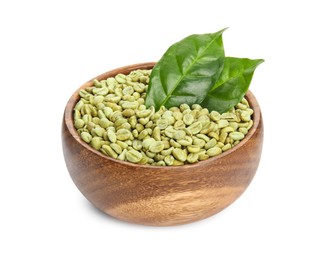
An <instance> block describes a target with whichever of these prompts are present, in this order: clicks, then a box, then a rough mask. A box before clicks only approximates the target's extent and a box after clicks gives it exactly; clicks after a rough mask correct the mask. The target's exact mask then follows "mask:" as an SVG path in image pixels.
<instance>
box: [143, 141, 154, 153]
mask: <svg viewBox="0 0 322 260" xmlns="http://www.w3.org/2000/svg"><path fill="white" fill-rule="evenodd" d="M153 143H155V140H154V139H153V138H146V139H144V140H143V141H142V146H143V148H144V149H145V150H149V148H150V145H152V144H153ZM151 152H152V151H151Z"/></svg>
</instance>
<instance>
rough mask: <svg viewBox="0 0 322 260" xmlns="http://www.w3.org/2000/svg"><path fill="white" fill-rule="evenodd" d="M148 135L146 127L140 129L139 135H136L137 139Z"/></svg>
mask: <svg viewBox="0 0 322 260" xmlns="http://www.w3.org/2000/svg"><path fill="white" fill-rule="evenodd" d="M148 135H149V132H148V130H147V129H144V130H142V131H141V133H140V134H139V136H138V139H139V140H143V139H144V138H145V137H146V136H148Z"/></svg>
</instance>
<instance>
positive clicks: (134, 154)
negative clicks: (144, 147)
mask: <svg viewBox="0 0 322 260" xmlns="http://www.w3.org/2000/svg"><path fill="white" fill-rule="evenodd" d="M142 157H143V155H142V154H141V153H140V152H138V151H136V150H130V151H127V152H126V154H125V158H126V160H128V161H129V162H132V163H138V162H139V161H140V160H141V159H142Z"/></svg>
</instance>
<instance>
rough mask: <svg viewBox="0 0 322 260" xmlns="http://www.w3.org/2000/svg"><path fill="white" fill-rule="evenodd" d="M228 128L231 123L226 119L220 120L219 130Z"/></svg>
mask: <svg viewBox="0 0 322 260" xmlns="http://www.w3.org/2000/svg"><path fill="white" fill-rule="evenodd" d="M226 126H229V122H228V121H227V120H226V119H220V120H219V121H218V128H224V127H226Z"/></svg>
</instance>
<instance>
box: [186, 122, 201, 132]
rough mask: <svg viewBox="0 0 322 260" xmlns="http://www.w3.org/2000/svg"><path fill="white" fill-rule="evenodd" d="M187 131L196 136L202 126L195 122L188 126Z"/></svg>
mask: <svg viewBox="0 0 322 260" xmlns="http://www.w3.org/2000/svg"><path fill="white" fill-rule="evenodd" d="M187 129H188V130H189V131H190V133H191V134H193V135H195V134H198V133H199V132H200V130H201V129H202V124H201V122H195V123H192V124H191V125H190V126H188V128H187Z"/></svg>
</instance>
